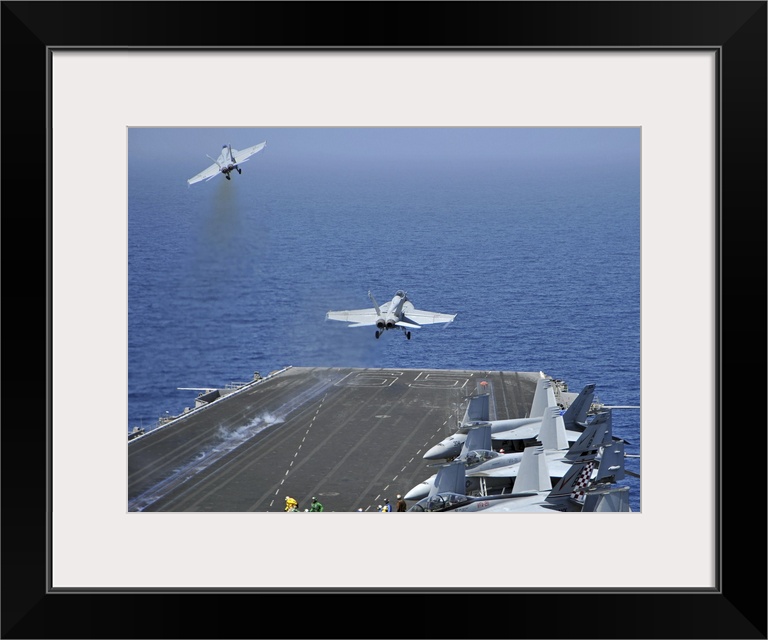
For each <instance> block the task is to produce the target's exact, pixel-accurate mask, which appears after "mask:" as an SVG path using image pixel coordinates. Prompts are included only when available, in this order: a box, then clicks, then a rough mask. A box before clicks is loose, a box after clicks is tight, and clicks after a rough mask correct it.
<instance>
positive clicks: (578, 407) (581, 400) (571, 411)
mask: <svg viewBox="0 0 768 640" xmlns="http://www.w3.org/2000/svg"><path fill="white" fill-rule="evenodd" d="M594 397H595V385H594V384H588V385H587V386H586V387H584V388H583V389H582V390H581V393H580V394H579V395H578V396H576V397H575V398H574V400H573V402H571V404H570V406H569V407H568V409H567V411H566V412H565V413H564V414H563V421H564V422H565V428H566V429H573V426H574V425H575V424H576V423H577V422H578V423H583V422H584V421H585V420H586V419H587V413H588V412H589V408H590V407H591V406H592V398H594Z"/></svg>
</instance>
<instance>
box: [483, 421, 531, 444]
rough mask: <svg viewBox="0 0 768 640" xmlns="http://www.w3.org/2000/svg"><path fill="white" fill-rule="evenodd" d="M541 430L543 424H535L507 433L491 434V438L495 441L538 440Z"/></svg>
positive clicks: (510, 430) (509, 430)
mask: <svg viewBox="0 0 768 640" xmlns="http://www.w3.org/2000/svg"><path fill="white" fill-rule="evenodd" d="M540 430H541V422H534V423H533V424H525V425H523V426H521V427H516V428H515V429H508V430H507V431H497V432H496V433H493V434H491V438H492V439H493V440H528V439H529V438H536V437H537V436H538V435H539V431H540Z"/></svg>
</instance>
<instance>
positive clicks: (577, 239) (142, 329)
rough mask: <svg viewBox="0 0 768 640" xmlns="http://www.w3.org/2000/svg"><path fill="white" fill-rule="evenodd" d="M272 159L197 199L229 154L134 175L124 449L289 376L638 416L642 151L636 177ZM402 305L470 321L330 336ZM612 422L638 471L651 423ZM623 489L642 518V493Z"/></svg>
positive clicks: (480, 164) (484, 165)
mask: <svg viewBox="0 0 768 640" xmlns="http://www.w3.org/2000/svg"><path fill="white" fill-rule="evenodd" d="M257 135H259V137H258V138H253V139H247V140H243V141H242V142H241V144H240V147H241V148H242V147H245V146H249V145H252V144H256V143H258V142H261V141H262V140H264V139H265V138H268V137H269V136H265V135H261V134H257ZM273 138H274V136H273ZM224 142H228V141H227V140H225V141H224ZM238 142H239V141H238ZM278 142H279V138H278V140H277V141H275V140H270V141H269V142H268V145H267V147H266V148H265V149H264V151H262V152H261V153H259V154H257V155H256V156H254V157H253V158H251V160H250V161H249V162H247V163H245V164H243V165H242V169H243V173H242V175H234V176H233V178H232V180H231V181H227V180H225V179H224V178H223V176H218V177H216V178H215V179H214V180H211V181H210V182H203V183H198V184H195V185H192V186H188V185H187V183H186V179H187V178H189V177H191V176H192V175H194V174H195V173H197V172H198V171H201V170H202V169H204V168H205V167H206V166H207V165H208V164H210V161H208V160H207V159H206V158H205V157H204V154H205V153H209V154H215V153H218V151H217V148H218V147H216V148H214V149H209V148H208V147H206V148H203V149H201V150H200V153H199V156H197V157H194V158H186V157H185V158H184V159H183V162H180V163H178V164H174V163H156V162H152V161H151V159H148V158H147V157H146V155H137V156H131V157H130V159H129V202H128V213H129V215H128V243H129V253H128V255H129V300H128V303H129V318H128V320H129V322H128V327H129V334H128V367H129V370H128V384H129V389H128V399H129V404H128V411H129V415H128V421H127V427H128V430H130V429H131V428H133V427H134V426H139V425H141V426H144V427H145V428H149V427H151V426H153V425H154V424H155V423H156V422H157V420H158V418H159V417H160V416H163V415H164V414H166V412H168V413H170V414H176V413H179V412H180V411H182V410H183V409H184V407H187V406H194V399H195V397H196V395H197V392H195V391H182V390H178V387H223V386H225V385H227V384H229V383H232V382H245V381H249V380H250V379H251V377H252V375H253V373H254V371H259V372H260V373H261V374H262V375H266V374H267V373H268V372H270V371H272V370H275V369H279V368H282V367H283V366H286V365H293V366H302V367H303V366H321V367H336V366H347V367H394V368H398V367H406V368H412V367H425V368H439V369H477V370H503V371H543V372H544V373H546V374H548V375H550V376H552V377H554V378H560V379H563V380H565V381H566V382H567V383H568V386H569V390H570V391H572V392H578V391H580V390H581V388H582V387H583V386H584V385H585V384H587V383H590V382H594V383H595V384H596V385H597V395H598V398H599V400H600V401H601V402H603V403H605V404H607V405H640V158H639V143H638V145H637V147H638V153H637V156H636V157H634V158H630V159H629V160H627V159H626V158H623V159H622V158H619V159H617V158H613V157H611V156H606V157H601V156H599V155H598V156H597V157H596V156H595V155H594V154H588V153H587V151H586V150H585V152H584V156H583V157H579V156H578V154H576V155H575V157H574V154H570V155H568V156H567V157H563V158H553V157H551V156H548V157H543V158H537V157H535V156H534V157H530V158H525V159H524V160H521V159H520V158H504V157H498V156H495V157H493V158H488V159H484V158H483V157H482V156H477V155H476V156H473V157H470V158H465V157H462V155H461V154H459V153H456V154H450V155H449V154H445V155H442V156H440V157H437V158H434V159H432V160H429V161H427V160H424V158H422V157H419V158H412V157H409V156H407V155H404V157H402V158H398V160H397V161H396V162H393V161H392V158H391V157H387V158H381V157H378V156H377V155H376V154H375V153H372V154H369V155H365V154H361V155H357V156H352V157H350V158H347V159H345V158H343V157H334V158H332V161H331V160H329V161H328V162H317V161H314V160H312V161H311V160H310V159H307V158H303V157H301V156H296V157H291V155H290V154H287V153H279V152H273V148H274V147H275V146H276V144H277V143H278ZM232 143H233V144H234V143H235V141H232ZM397 289H404V290H405V291H407V292H408V295H409V297H410V298H411V300H412V301H413V302H414V304H415V305H416V307H417V308H422V309H427V310H430V311H439V312H444V313H456V314H457V316H456V320H455V321H454V322H453V323H451V324H447V325H434V326H431V327H429V326H428V327H424V328H422V329H420V330H414V331H413V338H412V339H411V340H406V339H405V337H404V336H403V334H402V332H399V331H398V332H388V333H386V334H384V335H383V336H382V338H381V339H379V340H376V339H375V338H374V335H373V329H372V328H368V327H365V328H358V329H353V328H349V327H347V326H346V324H345V323H340V322H332V321H326V320H325V314H326V312H327V311H329V310H331V309H334V310H339V309H354V308H364V307H368V306H370V305H369V299H368V296H367V292H368V291H369V290H370V291H372V292H373V294H374V296H376V298H377V300H378V302H379V303H380V304H381V303H382V302H385V301H387V300H389V299H390V298H391V297H392V295H393V294H394V292H395V291H396V290H397ZM613 414H614V415H613V425H614V434H615V435H618V436H620V437H623V438H625V439H626V440H627V441H628V442H629V443H630V444H629V445H628V446H627V448H626V452H627V453H629V454H639V453H640V411H639V409H616V410H614V412H613ZM626 468H627V469H629V470H631V471H634V472H635V473H639V472H640V464H639V460H638V459H636V458H629V459H627V464H626ZM625 483H626V484H629V485H630V486H631V493H630V496H631V508H632V510H633V511H639V510H640V485H639V481H638V480H637V479H636V478H633V477H629V476H628V477H627V479H626V480H625Z"/></svg>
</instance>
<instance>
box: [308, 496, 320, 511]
mask: <svg viewBox="0 0 768 640" xmlns="http://www.w3.org/2000/svg"><path fill="white" fill-rule="evenodd" d="M309 510H310V512H312V511H322V510H323V505H322V504H321V503H320V501H319V500H318V499H317V498H312V504H311V505H309Z"/></svg>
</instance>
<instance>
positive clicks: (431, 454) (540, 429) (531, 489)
mask: <svg viewBox="0 0 768 640" xmlns="http://www.w3.org/2000/svg"><path fill="white" fill-rule="evenodd" d="M594 392H595V385H594V384H589V385H587V386H585V387H584V389H583V390H582V391H581V393H579V394H578V395H577V396H576V397H575V398H574V399H573V401H572V402H571V404H570V406H569V407H568V409H566V410H563V409H562V408H561V406H560V405H559V404H558V403H557V401H556V398H555V394H554V390H553V388H552V381H551V379H550V378H547V377H545V376H543V375H542V377H541V378H540V379H539V380H537V384H536V391H535V392H534V398H533V401H532V403H531V410H530V411H529V413H528V416H527V417H526V418H518V419H512V420H495V421H491V420H488V404H489V398H488V396H487V395H486V394H484V395H479V396H473V397H472V398H470V399H469V402H468V404H467V408H466V411H465V414H464V418H463V419H462V421H461V422H460V423H459V428H458V430H457V431H456V433H454V434H453V435H451V436H449V437H448V438H446V439H445V440H443V441H442V442H440V443H438V444H437V445H435V446H434V447H432V448H431V449H429V450H428V451H427V452H426V453H425V454H424V458H425V459H427V460H443V462H442V463H441V464H438V465H437V466H438V471H437V472H436V473H435V474H434V475H432V476H431V477H430V478H428V479H426V480H425V481H424V482H422V483H420V484H418V485H416V486H415V487H413V488H412V489H411V490H410V491H408V492H407V493H406V494H405V495H404V496H403V497H404V499H405V500H407V501H413V500H417V501H418V502H417V503H416V504H415V505H413V506H411V507H410V509H408V511H416V512H424V511H430V512H439V511H456V512H462V511H482V512H491V513H492V512H513V511H515V512H523V511H534V512H554V511H560V512H562V511H629V510H630V508H629V487H627V486H618V485H617V484H616V483H617V482H618V481H620V480H622V479H624V477H625V474H629V475H637V474H633V473H632V472H630V471H627V470H626V469H625V467H624V459H625V457H626V454H625V451H624V445H625V441H624V440H622V439H620V438H617V437H615V436H614V435H613V433H612V409H613V408H614V407H606V406H605V405H596V404H594V403H593V399H594ZM595 407H597V410H596V411H595V410H594V409H595ZM622 408H624V407H622ZM626 408H628V407H626ZM494 444H495V445H496V448H495V449H494V446H493V445H494ZM504 447H506V448H507V449H506V450H505V449H504ZM511 449H515V450H514V451H511Z"/></svg>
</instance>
